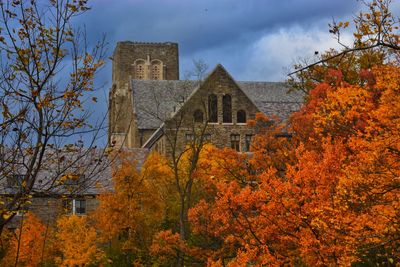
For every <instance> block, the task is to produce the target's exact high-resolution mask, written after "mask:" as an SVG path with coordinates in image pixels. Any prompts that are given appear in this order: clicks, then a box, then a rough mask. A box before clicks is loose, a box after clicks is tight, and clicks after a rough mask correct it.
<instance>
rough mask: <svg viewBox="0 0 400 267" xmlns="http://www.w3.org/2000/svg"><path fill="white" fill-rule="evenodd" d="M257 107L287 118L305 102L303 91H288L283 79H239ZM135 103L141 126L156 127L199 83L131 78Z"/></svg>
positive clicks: (269, 113)
mask: <svg viewBox="0 0 400 267" xmlns="http://www.w3.org/2000/svg"><path fill="white" fill-rule="evenodd" d="M237 84H238V85H239V87H240V88H241V89H242V91H243V92H244V93H245V94H246V95H247V96H248V97H249V98H250V100H252V101H253V103H254V104H255V105H256V106H257V107H258V109H259V110H260V111H261V112H263V113H264V114H266V115H269V116H273V115H276V116H279V117H280V118H281V119H283V120H285V119H287V118H288V116H289V115H290V113H292V112H294V111H296V110H298V109H299V108H300V106H301V104H302V103H303V94H302V93H300V92H291V93H288V91H289V88H288V87H287V86H286V84H285V83H282V82H237ZM131 85H132V93H133V101H134V103H133V106H134V113H135V114H136V118H137V123H138V125H137V126H138V128H139V129H157V128H158V127H160V125H161V124H162V123H163V122H164V121H165V120H166V119H168V118H170V117H171V115H172V114H173V113H174V112H175V111H176V110H178V109H179V108H180V107H181V106H182V105H183V103H184V102H185V101H186V100H187V99H188V97H189V96H190V94H191V93H193V92H194V91H195V90H196V88H197V87H198V86H199V82H198V81H189V80H172V81H171V80H169V81H168V80H162V81H157V80H132V82H131Z"/></svg>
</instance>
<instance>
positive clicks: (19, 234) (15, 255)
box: [1, 212, 53, 266]
mask: <svg viewBox="0 0 400 267" xmlns="http://www.w3.org/2000/svg"><path fill="white" fill-rule="evenodd" d="M19 226H20V227H19V228H18V229H17V230H16V231H15V233H12V234H11V235H10V240H9V241H8V247H7V250H6V255H5V257H4V258H3V259H2V260H1V262H2V265H4V266H39V265H40V264H43V263H44V262H50V261H51V256H53V255H52V253H49V251H48V250H46V248H49V244H50V243H51V241H49V239H50V238H48V237H47V235H46V226H45V225H44V224H43V223H42V222H41V221H40V220H39V219H38V218H37V217H36V216H35V215H33V214H32V213H29V212H28V213H26V214H24V215H23V216H22V217H21V220H20V225H19ZM46 243H48V244H47V246H46Z"/></svg>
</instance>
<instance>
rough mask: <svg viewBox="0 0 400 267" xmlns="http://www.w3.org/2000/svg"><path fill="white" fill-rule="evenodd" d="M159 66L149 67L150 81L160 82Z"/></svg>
mask: <svg viewBox="0 0 400 267" xmlns="http://www.w3.org/2000/svg"><path fill="white" fill-rule="evenodd" d="M161 78H162V77H161V64H158V63H156V64H153V65H152V66H151V79H152V80H161Z"/></svg>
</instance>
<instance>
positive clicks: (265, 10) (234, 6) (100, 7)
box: [81, 0, 357, 56]
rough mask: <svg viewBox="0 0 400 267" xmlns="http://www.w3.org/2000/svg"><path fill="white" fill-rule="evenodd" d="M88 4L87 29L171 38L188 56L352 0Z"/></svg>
mask: <svg viewBox="0 0 400 267" xmlns="http://www.w3.org/2000/svg"><path fill="white" fill-rule="evenodd" d="M91 5H92V7H93V9H92V11H90V12H89V13H87V14H86V15H85V16H84V17H82V18H81V19H83V20H84V22H85V24H86V26H87V28H88V30H90V31H91V32H105V33H106V34H107V36H108V38H109V40H110V41H111V42H115V41H120V40H143V41H166V40H170V41H176V42H179V44H180V48H181V51H180V52H181V55H182V56H187V55H189V54H192V53H195V52H197V51H201V50H208V49H210V48H215V47H221V46H224V45H226V44H232V43H235V42H241V43H243V45H245V44H246V42H247V43H248V42H252V41H253V40H255V39H256V38H257V36H259V35H260V34H266V33H269V32H272V31H274V30H275V29H277V28H280V27H287V26H290V25H292V24H301V25H304V26H305V27H308V26H309V25H312V24H314V23H319V21H320V20H321V19H324V18H329V19H331V18H332V17H336V18H337V17H342V16H344V15H350V14H351V12H354V10H355V7H356V6H357V2H356V1H352V0H336V1H321V0H281V1H279V0H267V1H262V0H258V1H257V0H246V1H239V0H237V1H232V0H219V1H216V0H202V1H183V0H181V1H178V0H175V1H168V0H164V1H162V0H158V1H157V0H142V1H139V0H136V1H134V0H118V1H110V0H96V1H92V2H91ZM349 13H350V14H349ZM322 26H323V27H325V26H326V25H322Z"/></svg>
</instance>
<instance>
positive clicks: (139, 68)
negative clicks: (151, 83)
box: [135, 60, 145, 80]
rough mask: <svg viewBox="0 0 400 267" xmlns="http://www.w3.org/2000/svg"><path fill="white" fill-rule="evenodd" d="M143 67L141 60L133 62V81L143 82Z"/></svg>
mask: <svg viewBox="0 0 400 267" xmlns="http://www.w3.org/2000/svg"><path fill="white" fill-rule="evenodd" d="M144 73H145V66H144V61H143V60H138V61H136V62H135V79H137V80H144V78H145V74H144Z"/></svg>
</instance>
